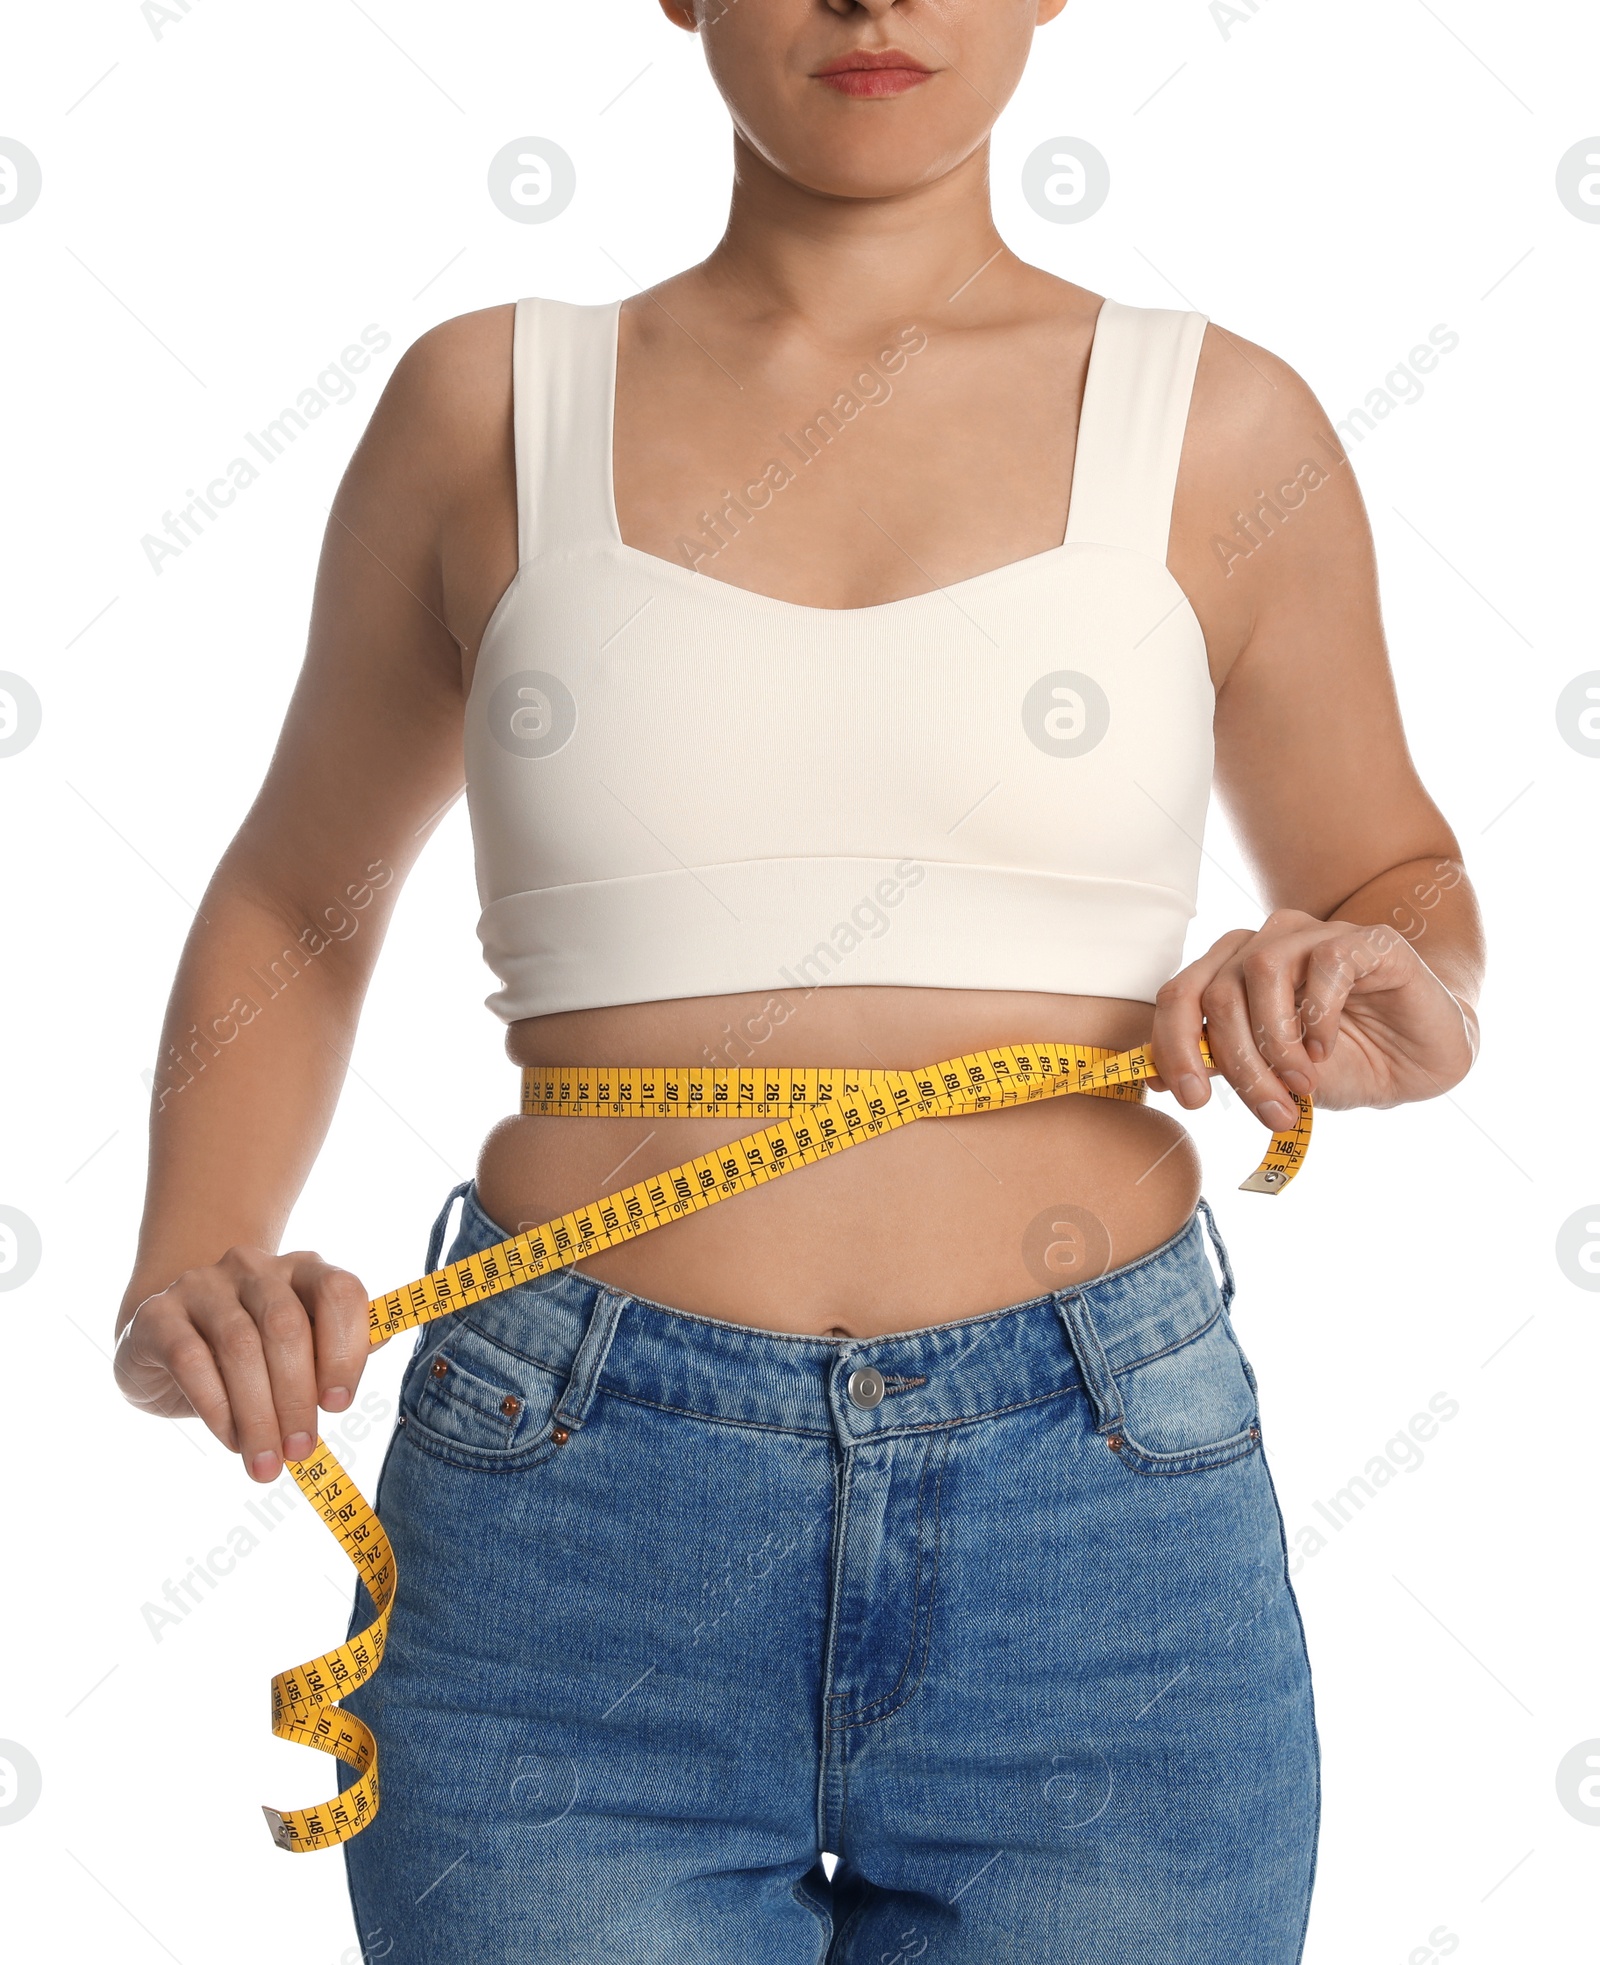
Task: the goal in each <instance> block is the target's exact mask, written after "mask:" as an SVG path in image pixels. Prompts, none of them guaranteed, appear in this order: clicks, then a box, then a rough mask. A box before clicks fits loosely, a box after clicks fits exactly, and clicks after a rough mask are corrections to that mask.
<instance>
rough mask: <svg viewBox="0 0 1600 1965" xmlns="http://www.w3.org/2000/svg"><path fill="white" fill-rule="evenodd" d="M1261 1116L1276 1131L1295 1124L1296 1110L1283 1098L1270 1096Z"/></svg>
mask: <svg viewBox="0 0 1600 1965" xmlns="http://www.w3.org/2000/svg"><path fill="white" fill-rule="evenodd" d="M1261 1116H1262V1118H1263V1119H1265V1120H1266V1121H1267V1123H1268V1124H1269V1125H1270V1126H1272V1128H1273V1129H1274V1130H1275V1131H1276V1130H1278V1129H1279V1128H1281V1127H1283V1126H1292V1125H1293V1124H1294V1112H1293V1110H1292V1108H1291V1107H1289V1106H1287V1105H1285V1104H1284V1103H1283V1101H1282V1099H1275V1098H1269V1099H1268V1100H1267V1102H1266V1104H1265V1105H1263V1106H1262V1108H1261Z"/></svg>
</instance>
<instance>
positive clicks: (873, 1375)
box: [845, 1365, 884, 1412]
mask: <svg viewBox="0 0 1600 1965" xmlns="http://www.w3.org/2000/svg"><path fill="white" fill-rule="evenodd" d="M845 1389H846V1390H847V1391H848V1392H849V1394H850V1403H851V1404H852V1405H853V1406H862V1407H864V1408H865V1409H866V1410H867V1411H869V1412H870V1411H871V1409H872V1408H873V1407H874V1406H877V1405H882V1404H883V1389H884V1388H883V1373H882V1372H881V1371H874V1370H873V1369H872V1367H871V1365H859V1366H858V1367H857V1368H856V1369H855V1370H854V1371H853V1372H851V1374H850V1378H849V1382H848V1384H847V1385H846V1388H845Z"/></svg>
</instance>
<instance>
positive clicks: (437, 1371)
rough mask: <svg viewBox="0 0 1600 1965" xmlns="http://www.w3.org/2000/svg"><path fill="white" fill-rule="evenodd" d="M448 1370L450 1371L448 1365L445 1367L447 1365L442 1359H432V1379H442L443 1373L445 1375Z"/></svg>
mask: <svg viewBox="0 0 1600 1965" xmlns="http://www.w3.org/2000/svg"><path fill="white" fill-rule="evenodd" d="M449 1369H450V1367H449V1365H447V1364H446V1363H445V1361H444V1359H443V1358H435V1359H434V1361H433V1375H434V1377H435V1378H443V1377H444V1375H445V1373H446V1372H447V1371H448V1370H449Z"/></svg>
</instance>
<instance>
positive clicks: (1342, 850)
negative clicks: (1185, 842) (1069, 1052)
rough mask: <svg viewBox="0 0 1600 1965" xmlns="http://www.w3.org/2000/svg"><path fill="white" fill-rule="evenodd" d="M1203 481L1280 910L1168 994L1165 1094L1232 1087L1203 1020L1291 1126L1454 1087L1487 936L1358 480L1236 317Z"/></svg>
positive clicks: (1273, 903) (1234, 724)
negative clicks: (1392, 648)
mask: <svg viewBox="0 0 1600 1965" xmlns="http://www.w3.org/2000/svg"><path fill="white" fill-rule="evenodd" d="M1184 468H1185V472H1186V474H1188V475H1189V476H1190V482H1191V486H1192V492H1191V493H1190V494H1187V495H1186V509H1185V513H1184V516H1183V519H1182V521H1181V525H1180V531H1179V532H1175V536H1174V560H1175V570H1177V571H1179V573H1180V577H1181V578H1183V579H1184V583H1185V585H1186V586H1187V587H1188V588H1189V590H1190V592H1191V595H1192V596H1193V598H1194V599H1195V604H1196V608H1197V611H1198V612H1199V613H1200V615H1201V619H1202V621H1203V623H1204V625H1205V628H1206V633H1207V639H1208V642H1209V643H1210V644H1211V649H1212V658H1213V669H1214V672H1215V671H1217V670H1219V669H1220V671H1221V673H1222V680H1221V684H1220V687H1219V690H1218V697H1217V711H1216V726H1215V727H1216V743H1217V788H1218V793H1219V796H1220V797H1221V799H1222V801H1223V804H1224V806H1225V808H1226V810H1227V811H1228V814H1229V817H1230V819H1231V820H1232V821H1233V824H1234V826H1235V828H1236V830H1237V832H1238V835H1239V838H1240V840H1241V843H1242V845H1243V847H1244V849H1245V852H1246V855H1247V856H1248V859H1249V862H1250V865H1251V870H1252V872H1253V874H1254V876H1255V879H1256V882H1257V887H1258V891H1259V893H1260V895H1261V898H1262V901H1263V904H1264V906H1265V908H1266V909H1267V910H1268V912H1267V919H1266V921H1265V923H1264V924H1263V926H1262V927H1261V928H1260V929H1258V930H1250V929H1239V930H1236V931H1234V932H1233V933H1230V934H1228V935H1225V936H1223V937H1222V939H1221V940H1220V941H1219V942H1217V943H1216V945H1215V946H1214V947H1213V948H1212V949H1210V950H1209V951H1208V952H1207V953H1206V954H1205V955H1204V956H1202V957H1201V958H1200V959H1199V960H1198V961H1197V962H1193V963H1191V964H1190V965H1189V966H1188V967H1187V968H1186V969H1184V970H1182V971H1181V972H1180V973H1179V974H1178V975H1177V976H1175V977H1174V978H1173V979H1172V981H1171V982H1169V983H1168V984H1167V985H1166V986H1165V988H1164V989H1163V990H1162V991H1161V994H1160V996H1159V998H1158V1001H1157V1006H1156V1021H1155V1033H1154V1037H1153V1044H1154V1049H1155V1056H1156V1059H1157V1061H1158V1063H1159V1065H1160V1068H1161V1073H1162V1078H1161V1083H1162V1085H1163V1087H1164V1088H1170V1089H1171V1090H1173V1091H1174V1093H1175V1094H1176V1096H1177V1097H1178V1099H1179V1100H1180V1102H1181V1103H1182V1104H1184V1105H1186V1106H1195V1105H1200V1104H1203V1103H1204V1102H1205V1100H1206V1098H1207V1097H1208V1096H1209V1092H1210V1088H1209V1085H1208V1084H1207V1081H1206V1074H1205V1071H1204V1068H1203V1067H1202V1065H1201V1062H1200V1054H1199V1049H1198V1039H1199V1036H1200V1021H1201V1017H1202V1015H1203V1016H1204V1018H1205V1021H1206V1030H1207V1038H1208V1041H1209V1044H1210V1046H1211V1050H1212V1055H1213V1057H1214V1058H1215V1060H1216V1063H1217V1067H1218V1068H1219V1069H1220V1070H1221V1071H1222V1073H1223V1075H1224V1076H1225V1077H1226V1078H1227V1079H1228V1081H1229V1082H1230V1083H1231V1084H1232V1085H1233V1086H1234V1087H1235V1088H1236V1089H1237V1091H1238V1092H1239V1094H1240V1096H1241V1097H1242V1098H1243V1099H1244V1100H1245V1102H1246V1103H1247V1104H1248V1105H1249V1106H1250V1108H1251V1109H1252V1110H1253V1111H1254V1112H1256V1113H1257V1115H1258V1116H1259V1117H1260V1118H1261V1119H1262V1120H1263V1121H1264V1122H1265V1123H1267V1124H1270V1125H1274V1126H1276V1125H1281V1124H1284V1123H1286V1122H1287V1121H1289V1120H1292V1117H1293V1107H1292V1105H1291V1104H1290V1103H1289V1102H1288V1100H1287V1098H1286V1096H1285V1094H1286V1092H1287V1091H1296V1092H1310V1093H1312V1094H1313V1096H1314V1097H1315V1098H1316V1099H1317V1101H1318V1102H1319V1103H1320V1104H1322V1105H1325V1106H1355V1105H1396V1104H1400V1103H1403V1102H1406V1101H1408V1100H1413V1099H1425V1098H1432V1097H1434V1096H1436V1095H1437V1094H1439V1093H1441V1092H1445V1091H1448V1090H1449V1089H1450V1087H1451V1086H1452V1085H1455V1084H1457V1083H1458V1082H1459V1081H1460V1079H1461V1078H1462V1077H1464V1076H1465V1074H1466V1072H1467V1071H1468V1069H1469V1068H1470V1066H1471V1063H1472V1060H1473V1058H1474V1056H1475V1054H1476V1051H1477V1045H1478V1021H1477V1014H1476V1010H1475V1007H1474V1006H1475V1003H1476V999H1477V995H1478V991H1479V987H1480V984H1481V979H1482V974H1483V963H1484V946H1483V930H1482V922H1481V919H1480V916H1479V912H1478V906H1477V900H1476V897H1475V895H1474V893H1473V890H1472V886H1471V883H1470V882H1469V880H1468V879H1467V877H1466V871H1465V868H1464V867H1463V865H1462V861H1461V849H1460V846H1459V844H1458V842H1457V840H1456V837H1455V834H1454V833H1453V832H1452V831H1451V829H1450V827H1449V825H1448V824H1447V823H1446V821H1445V818H1444V816H1443V814H1442V813H1441V812H1440V811H1439V808H1438V807H1437V806H1436V805H1435V804H1434V802H1433V800H1432V799H1431V798H1430V797H1429V795H1428V793H1427V790H1426V789H1425V787H1424V786H1423V784H1422V782H1421V780H1420V778H1419V777H1418V775H1417V771H1416V767H1415V765H1414V763H1413V762H1412V758H1411V754H1410V750H1409V748H1408V746H1407V743H1406V737H1405V731H1404V728H1403V727H1402V724H1401V719H1400V708H1399V703H1398V700H1397V697H1396V693H1395V686H1394V678H1393V675H1392V673H1391V670H1390V666H1389V658H1388V652H1387V648H1386V645H1385V641H1384V633H1383V622H1382V616H1381V611H1380V607H1379V600H1378V579H1377V569H1376V561H1375V555H1374V552H1373V544H1372V533H1371V528H1370V526H1369V524H1368V522H1367V516H1366V511H1365V508H1364V506H1363V504H1362V501H1361V494H1360V492H1359V491H1358V489H1357V487H1356V483H1355V475H1354V473H1353V471H1352V470H1351V468H1350V464H1349V460H1348V458H1347V457H1346V455H1345V453H1344V451H1343V449H1342V448H1341V446H1340V445H1339V442H1338V439H1337V437H1336V436H1335V434H1334V431H1333V429H1332V427H1331V425H1330V424H1329V422H1328V419H1327V417H1326V416H1325V415H1324V414H1323V412H1322V409H1321V407H1320V405H1319V404H1318V403H1317V401H1316V398H1315V397H1314V396H1313V395H1312V393H1311V391H1310V389H1308V388H1307V386H1306V384H1305V383H1304V382H1303V381H1302V380H1301V378H1300V377H1299V376H1298V375H1296V374H1295V372H1294V371H1293V370H1292V369H1291V368H1289V367H1288V366H1287V365H1286V364H1285V363H1283V362H1281V361H1279V360H1278V359H1277V358H1276V357H1275V356H1273V355H1270V354H1268V353H1267V351H1266V350H1265V349H1263V348H1258V347H1255V346H1254V345H1253V344H1251V343H1248V342H1242V341H1240V340H1239V338H1238V337H1237V336H1234V335H1228V334H1224V333H1222V332H1221V331H1220V330H1217V329H1215V328H1213V329H1212V330H1211V331H1210V332H1209V333H1208V335H1207V338H1206V344H1205V349H1204V351H1203V354H1202V359H1201V368H1200V376H1199V378H1198V380H1197V385H1196V400H1195V409H1194V413H1193V416H1192V419H1191V429H1190V435H1189V438H1188V440H1187V442H1186V445H1185V452H1184ZM1180 561H1181V564H1177V563H1178V562H1180ZM1219 658H1220V659H1219Z"/></svg>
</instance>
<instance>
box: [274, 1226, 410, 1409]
mask: <svg viewBox="0 0 1600 1965" xmlns="http://www.w3.org/2000/svg"><path fill="white" fill-rule="evenodd" d="M289 1260H290V1261H291V1263H293V1265H294V1267H293V1269H292V1270H291V1272H290V1274H291V1278H292V1280H293V1283H294V1288H295V1294H296V1295H297V1296H298V1297H299V1298H300V1300H301V1302H302V1303H304V1305H305V1306H306V1308H307V1309H308V1310H309V1311H310V1313H311V1327H312V1337H313V1342H314V1345H315V1350H316V1359H315V1370H316V1381H317V1403H318V1405H320V1406H321V1407H322V1409H323V1410H324V1411H325V1412H343V1411H344V1409H345V1407H346V1406H348V1405H349V1404H351V1402H352V1401H353V1400H354V1398H355V1395H356V1387H357V1386H358V1385H359V1384H360V1383H361V1374H362V1371H363V1370H364V1369H365V1367H366V1362H367V1359H368V1357H369V1356H370V1355H371V1352H372V1349H373V1346H372V1318H371V1315H370V1312H369V1310H368V1299H367V1292H366V1290H365V1289H364V1288H363V1287H362V1284H361V1280H360V1278H359V1277H357V1276H352V1275H351V1273H350V1271H349V1270H348V1269H335V1268H334V1267H333V1265H332V1264H331V1263H327V1262H324V1261H323V1260H322V1258H321V1257H320V1256H315V1255H307V1256H298V1255H295V1256H291V1257H290V1258H289ZM387 1341H388V1340H387V1339H385V1342H387Z"/></svg>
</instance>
